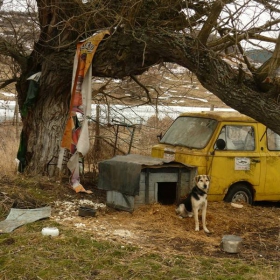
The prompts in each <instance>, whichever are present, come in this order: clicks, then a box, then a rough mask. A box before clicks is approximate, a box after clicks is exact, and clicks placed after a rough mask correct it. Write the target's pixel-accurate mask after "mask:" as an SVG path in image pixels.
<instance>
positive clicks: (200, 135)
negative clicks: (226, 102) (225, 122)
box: [160, 116, 217, 149]
mask: <svg viewBox="0 0 280 280" xmlns="http://www.w3.org/2000/svg"><path fill="white" fill-rule="evenodd" d="M216 126H217V121H216V120H213V119H207V118H198V117H184V116H182V117H178V118H177V119H176V120H175V121H174V122H173V124H172V125H171V127H170V128H169V129H168V130H167V132H166V133H165V135H164V136H163V138H162V139H161V141H160V143H164V144H170V145H174V146H185V147H189V148H195V149H202V148H204V147H205V146H206V145H207V143H208V141H209V140H210V138H211V136H212V134H213V132H214V130H215V128H216Z"/></svg>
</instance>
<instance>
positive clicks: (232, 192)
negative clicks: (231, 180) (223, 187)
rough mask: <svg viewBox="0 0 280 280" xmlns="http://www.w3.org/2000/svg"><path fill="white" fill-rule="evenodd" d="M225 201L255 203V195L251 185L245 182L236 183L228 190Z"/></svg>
mask: <svg viewBox="0 0 280 280" xmlns="http://www.w3.org/2000/svg"><path fill="white" fill-rule="evenodd" d="M224 201H225V202H234V203H248V204H251V205H252V204H253V195H252V192H251V190H250V189H249V187H247V186H246V185H244V184H236V185H234V186H232V187H230V189H229V190H228V192H227V194H226V196H225V199H224Z"/></svg>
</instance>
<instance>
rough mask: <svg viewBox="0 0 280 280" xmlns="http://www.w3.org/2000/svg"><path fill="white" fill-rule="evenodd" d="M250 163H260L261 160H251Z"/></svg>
mask: <svg viewBox="0 0 280 280" xmlns="http://www.w3.org/2000/svg"><path fill="white" fill-rule="evenodd" d="M252 162H254V163H260V162H261V160H260V159H257V158H252Z"/></svg>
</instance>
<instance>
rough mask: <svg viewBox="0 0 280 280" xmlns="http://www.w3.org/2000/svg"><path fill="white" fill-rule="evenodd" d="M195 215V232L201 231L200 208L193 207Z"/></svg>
mask: <svg viewBox="0 0 280 280" xmlns="http://www.w3.org/2000/svg"><path fill="white" fill-rule="evenodd" d="M193 215H194V222H195V231H199V221H198V207H193Z"/></svg>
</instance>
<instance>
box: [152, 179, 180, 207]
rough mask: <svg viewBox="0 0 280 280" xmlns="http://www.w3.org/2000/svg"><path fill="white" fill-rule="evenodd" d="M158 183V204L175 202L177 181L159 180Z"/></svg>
mask: <svg viewBox="0 0 280 280" xmlns="http://www.w3.org/2000/svg"><path fill="white" fill-rule="evenodd" d="M157 184H158V191H157V201H158V203H160V204H164V205H170V204H174V203H175V202H176V189H177V182H160V183H157Z"/></svg>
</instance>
